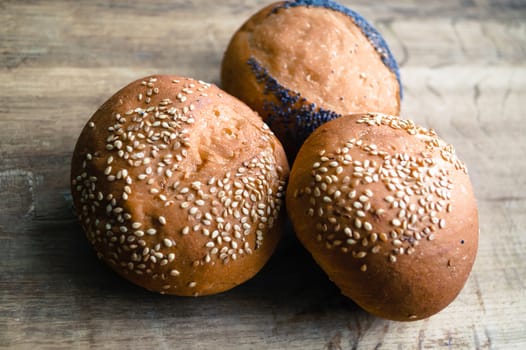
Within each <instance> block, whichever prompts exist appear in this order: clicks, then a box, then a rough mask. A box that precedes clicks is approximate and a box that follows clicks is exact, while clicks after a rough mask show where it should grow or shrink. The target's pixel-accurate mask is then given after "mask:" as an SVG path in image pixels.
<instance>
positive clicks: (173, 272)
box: [170, 269, 181, 277]
mask: <svg viewBox="0 0 526 350" xmlns="http://www.w3.org/2000/svg"><path fill="white" fill-rule="evenodd" d="M180 274H181V273H180V272H179V271H177V270H175V269H172V270H170V276H174V277H177V276H179V275H180Z"/></svg>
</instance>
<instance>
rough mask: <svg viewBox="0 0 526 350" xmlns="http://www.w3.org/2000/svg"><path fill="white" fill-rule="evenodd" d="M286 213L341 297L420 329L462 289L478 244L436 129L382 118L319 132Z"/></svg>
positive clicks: (457, 169)
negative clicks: (421, 322)
mask: <svg viewBox="0 0 526 350" xmlns="http://www.w3.org/2000/svg"><path fill="white" fill-rule="evenodd" d="M286 198H287V209H288V212H289V215H290V218H291V220H292V223H293V225H294V228H295V231H296V234H297V236H298V238H299V240H300V241H301V243H302V244H303V245H304V246H305V247H306V248H307V250H308V251H309V252H310V253H311V254H312V256H313V258H314V259H315V260H316V262H317V263H318V264H319V265H320V266H321V267H322V269H323V270H324V271H325V272H326V273H327V275H328V276H329V278H330V279H331V280H332V281H333V282H334V283H336V285H338V287H339V288H340V289H341V292H342V293H343V294H344V295H346V296H348V297H349V298H351V299H352V300H354V301H355V302H356V303H357V304H358V305H360V306H361V307H362V308H364V309H365V310H367V311H369V312H370V313H372V314H375V315H377V316H380V317H383V318H387V319H392V320H400V321H411V320H419V319H422V318H426V317H429V316H431V315H433V314H435V313H437V312H438V311H440V310H442V309H443V308H445V307H446V306H447V305H448V304H449V303H451V302H452V301H453V299H454V298H455V297H456V296H457V294H458V293H459V292H460V290H461V289H462V287H463V285H464V283H465V282H466V280H467V278H468V275H469V273H470V271H471V268H472V265H473V262H474V260H475V255H476V252H477V245H478V234H479V226H478V216H477V205H476V201H475V197H474V194H473V191H472V188H471V183H470V180H469V177H468V173H467V169H466V166H465V165H464V163H463V162H461V161H460V160H459V159H458V158H457V156H456V155H455V151H454V149H453V147H452V146H451V145H449V144H446V143H445V142H444V141H442V140H441V139H440V138H439V137H438V136H437V134H436V133H435V132H434V131H433V130H427V129H425V128H422V127H419V126H417V125H415V124H414V123H413V122H412V121H410V120H403V119H400V118H398V117H392V116H388V115H382V114H372V113H371V114H362V115H349V116H343V117H341V118H338V119H335V120H333V121H330V122H328V123H326V124H325V125H323V126H321V127H320V128H318V129H317V130H316V131H315V132H314V133H313V134H312V135H311V136H310V137H309V138H308V139H307V141H306V142H305V144H304V145H303V146H302V148H301V149H300V151H299V153H298V156H297V158H296V161H295V163H294V165H293V167H292V171H291V175H290V180H289V187H288V189H287V197H286Z"/></svg>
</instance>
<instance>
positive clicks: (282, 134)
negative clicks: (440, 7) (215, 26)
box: [221, 0, 402, 161]
mask: <svg viewBox="0 0 526 350" xmlns="http://www.w3.org/2000/svg"><path fill="white" fill-rule="evenodd" d="M221 83H222V88H223V89H225V91H227V92H229V93H231V94H232V95H234V96H236V97H238V98H240V99H241V100H242V101H244V102H245V103H247V104H248V105H249V106H250V107H251V108H252V109H254V110H255V111H257V112H258V113H259V114H260V115H261V116H262V117H263V119H264V120H265V122H266V123H267V124H269V126H270V128H271V129H272V130H273V131H274V133H275V134H276V136H277V137H278V138H279V139H280V141H281V142H282V144H283V145H284V147H285V151H286V152H287V155H288V157H289V160H291V161H292V160H293V159H294V157H295V155H296V153H297V151H298V149H299V147H300V146H301V145H302V143H303V142H304V141H305V139H306V138H307V136H309V135H310V133H311V132H312V131H313V130H315V129H316V128H317V127H318V126H320V125H321V124H323V123H325V122H327V121H329V120H331V119H334V118H337V117H338V116H340V115H343V114H349V113H366V112H382V113H387V114H394V115H398V114H399V112H400V96H401V91H402V88H401V84H400V78H399V72H398V66H397V64H396V61H395V59H394V57H393V56H392V54H391V52H390V50H389V48H388V46H387V44H386V42H385V41H384V39H383V38H382V36H381V35H380V34H379V33H378V32H377V31H376V30H375V29H374V28H373V27H372V26H371V25H370V24H369V23H368V22H367V21H366V20H365V19H364V18H363V17H361V16H360V15H359V14H358V13H356V12H354V11H352V10H350V9H348V8H346V7H344V6H342V5H340V4H337V3H335V2H333V1H327V0H322V1H320V0H298V1H287V2H278V3H274V4H272V5H270V6H267V7H266V8H264V9H262V10H261V11H259V12H258V13H256V14H255V15H253V16H252V17H251V18H250V19H248V20H247V21H246V22H245V23H244V24H243V26H242V27H241V28H239V29H238V30H237V32H236V33H235V34H234V36H233V37H232V39H231V41H230V44H229V46H228V48H227V50H226V52H225V55H224V58H223V62H222V70H221Z"/></svg>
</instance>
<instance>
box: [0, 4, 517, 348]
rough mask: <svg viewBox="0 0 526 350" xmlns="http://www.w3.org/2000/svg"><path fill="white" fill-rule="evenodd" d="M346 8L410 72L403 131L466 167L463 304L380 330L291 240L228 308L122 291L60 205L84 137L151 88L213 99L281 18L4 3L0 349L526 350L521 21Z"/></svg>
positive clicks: (416, 9)
mask: <svg viewBox="0 0 526 350" xmlns="http://www.w3.org/2000/svg"><path fill="white" fill-rule="evenodd" d="M343 2H344V3H346V4H347V5H349V6H352V8H353V9H355V10H357V11H358V12H360V13H361V14H363V15H364V16H365V17H366V18H368V19H369V20H370V21H371V22H373V23H374V24H375V26H376V27H377V28H378V29H379V30H380V31H381V32H382V33H383V34H384V36H385V37H386V39H387V41H388V42H389V43H390V46H391V48H392V49H393V51H394V53H395V56H396V57H397V58H398V59H399V62H400V63H401V66H402V80H403V83H404V89H405V96H404V101H403V105H402V109H403V113H402V114H403V116H405V117H410V118H412V119H415V120H416V121H417V122H419V123H421V124H424V125H426V126H429V127H432V128H435V129H436V130H437V131H438V133H439V134H440V135H442V136H443V137H444V138H445V139H446V140H448V141H449V142H451V143H453V144H454V145H455V147H456V149H457V152H458V153H459V154H460V156H461V158H463V159H464V160H465V161H466V163H467V164H468V166H469V169H470V176H471V178H472V181H473V184H474V187H475V192H476V195H477V198H478V202H479V210H480V223H481V239H480V247H479V253H478V257H477V261H476V263H475V267H474V270H473V273H472V275H471V277H470V279H469V280H468V283H467V285H466V287H465V288H464V290H463V291H462V293H461V294H460V295H459V297H458V298H457V299H456V300H455V301H454V302H453V303H452V304H451V305H450V306H449V307H448V308H447V309H446V310H444V311H443V312H441V313H439V314H438V315H436V316H434V317H431V318H430V319H427V320H423V321H418V322H413V323H397V322H390V321H385V320H381V319H378V318H375V317H373V316H370V315H368V314H366V313H365V312H363V311H362V310H360V309H359V308H358V307H357V306H356V305H355V304H353V303H352V302H351V301H349V300H347V299H345V298H344V297H342V296H340V295H339V292H338V290H337V289H336V288H335V287H334V286H333V285H332V284H331V283H330V281H328V280H327V278H326V277H325V275H324V274H323V273H322V271H320V269H319V268H318V267H317V266H316V265H315V264H314V263H313V262H312V260H311V259H310V257H309V256H308V254H307V253H306V252H305V251H304V250H303V248H301V247H300V246H299V244H298V242H297V241H296V240H295V238H294V237H293V235H292V234H290V235H288V236H287V237H286V239H285V240H284V242H283V243H282V244H281V245H280V247H279V250H278V252H277V253H276V254H275V255H274V257H273V258H272V260H271V261H270V262H269V264H268V265H267V266H266V267H265V268H264V270H263V271H262V272H261V273H260V274H258V275H257V276H256V277H255V278H254V279H253V280H251V281H249V282H248V283H246V284H244V285H242V286H240V287H238V288H236V289H234V290H232V291H229V292H227V293H223V294H221V295H216V296H211V297H205V298H197V299H194V298H175V297H166V296H160V295H156V294H152V293H148V292H145V291H143V290H140V289H139V288H137V287H134V286H132V285H130V284H129V283H127V282H125V281H123V280H122V279H120V278H118V277H117V276H116V275H115V274H113V273H112V272H111V271H110V270H109V269H107V268H106V267H105V266H104V265H103V264H102V263H100V262H99V261H98V260H97V259H96V257H95V255H94V253H93V252H92V250H91V248H90V247H89V245H88V243H87V241H86V240H85V239H84V237H83V234H82V232H81V230H80V226H79V225H78V224H77V222H76V220H75V218H74V217H73V216H72V212H71V207H70V204H69V203H68V202H67V201H66V200H65V199H64V195H65V194H67V193H68V177H69V163H70V157H71V152H72V150H73V146H74V142H75V140H76V137H77V136H78V134H79V132H80V129H81V127H82V126H83V125H84V123H85V121H86V120H87V118H88V117H89V116H90V115H91V114H92V113H93V112H94V111H95V110H96V108H97V107H98V106H99V105H100V104H101V103H102V102H103V101H104V100H105V99H107V98H108V97H109V96H110V95H111V94H112V93H113V92H114V91H116V90H117V89H118V88H120V87H122V86H123V85H125V84H126V83H128V82H129V81H131V80H133V79H135V78H138V77H140V76H143V75H146V74H151V73H175V74H181V75H188V76H192V77H196V78H199V79H203V80H207V81H210V82H215V83H217V82H218V80H219V65H220V62H221V59H222V54H223V51H224V48H225V47H226V44H227V43H228V40H229V38H230V36H231V35H232V33H233V32H234V30H235V29H236V28H237V27H239V26H240V25H241V23H242V22H243V21H244V20H245V19H246V18H248V16H249V15H250V14H252V13H254V12H255V11H257V10H258V9H259V8H261V7H262V6H264V5H265V4H267V3H269V1H233V0H227V1H221V2H209V1H205V0H187V1H168V0H166V1H162V0H155V1H148V2H142V3H139V4H128V3H127V2H106V1H101V0H97V1H77V2H66V1H3V2H1V3H0V23H2V26H0V43H1V44H0V256H1V258H0V348H5V349H15V348H16V349H30V348H31V349H33V348H38V349H57V348H67V349H71V348H97V349H105V348H107V349H115V348H137V349H146V348H161V349H173V348H177V349H179V348H181V349H209V348H216V349H285V348H286V349H372V348H374V349H395V348H398V349H436V348H447V349H449V348H452V349H524V348H526V317H525V316H524V315H526V259H524V258H523V254H524V252H525V251H526V232H525V229H524V227H526V175H525V174H526V162H525V160H526V158H525V154H526V137H525V135H526V127H525V123H524V120H526V112H525V109H524V106H525V104H524V101H525V99H526V63H525V62H526V22H525V21H524V19H525V18H526V3H524V2H523V1H514V0H463V1H449V2H446V1H443V0H430V1H425V2H422V1H420V2H417V1H414V0H405V1H397V2H388V1H375V2H369V1H366V0H359V1H353V2H352V3H351V2H350V1H343Z"/></svg>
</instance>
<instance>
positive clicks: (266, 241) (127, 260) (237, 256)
mask: <svg viewBox="0 0 526 350" xmlns="http://www.w3.org/2000/svg"><path fill="white" fill-rule="evenodd" d="M288 171H289V169H288V164H287V159H286V156H285V153H284V151H283V148H282V146H281V144H280V142H279V141H278V140H277V139H276V137H275V136H274V135H273V134H272V132H271V131H270V130H269V129H268V127H267V126H266V124H265V123H263V121H262V120H261V118H260V117H259V116H258V115H257V114H256V113H255V112H253V111H252V110H250V109H249V108H248V107H247V106H246V105H244V104H243V103H242V102H240V101H239V100H237V99H236V98H234V97H231V96H230V95H228V94H226V93H225V92H223V91H221V90H220V89H218V88H217V87H215V86H214V85H210V84H207V83H204V82H202V81H196V80H192V79H187V78H181V77H176V76H150V77H146V78H144V79H140V80H137V81H135V82H133V83H131V84H129V85H128V86H126V87H124V88H123V89H122V90H120V91H119V92H117V93H116V94H115V95H114V96H113V97H111V98H110V99H109V100H108V101H107V102H105V103H104V104H103V105H102V106H101V107H100V108H99V110H98V111H97V112H96V113H95V114H94V115H93V116H92V117H91V119H90V120H89V122H88V123H87V125H86V126H85V127H84V129H83V130H82V133H81V135H80V137H79V139H78V141H77V145H76V147H75V151H74V154H73V159H72V165H71V187H72V193H73V199H74V204H75V207H76V210H77V213H78V217H79V220H80V222H81V224H82V227H83V229H84V231H85V232H86V235H87V237H88V239H89V241H90V242H91V243H92V244H93V246H94V247H95V250H96V251H97V253H98V256H99V257H100V258H101V259H102V260H104V261H105V262H106V263H107V264H108V265H109V266H110V267H111V268H112V269H114V270H115V271H116V272H117V273H119V274H120V275H122V276H123V277H124V278H126V279H128V280H129V281H131V282H133V283H135V284H137V285H139V286H142V287H144V288H147V289H149V290H152V291H157V292H161V293H168V294H176V295H183V296H187V295H194V296H197V295H206V294H213V293H219V292H222V291H225V290H228V289H230V288H232V287H235V286H237V285H239V284H240V283H243V282H244V281H246V280H248V279H249V278H251V277H252V276H254V275H255V274H256V273H257V272H258V271H259V270H260V269H261V268H262V266H263V265H264V264H265V262H266V261H267V260H268V259H269V257H270V255H271V254H272V252H273V250H274V248H275V247H276V245H277V243H278V241H279V239H280V236H281V229H282V228H281V226H282V221H283V217H282V215H281V214H280V211H281V208H282V203H281V202H282V198H281V197H282V194H283V192H284V188H285V187H284V186H285V181H286V179H287V177H288Z"/></svg>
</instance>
